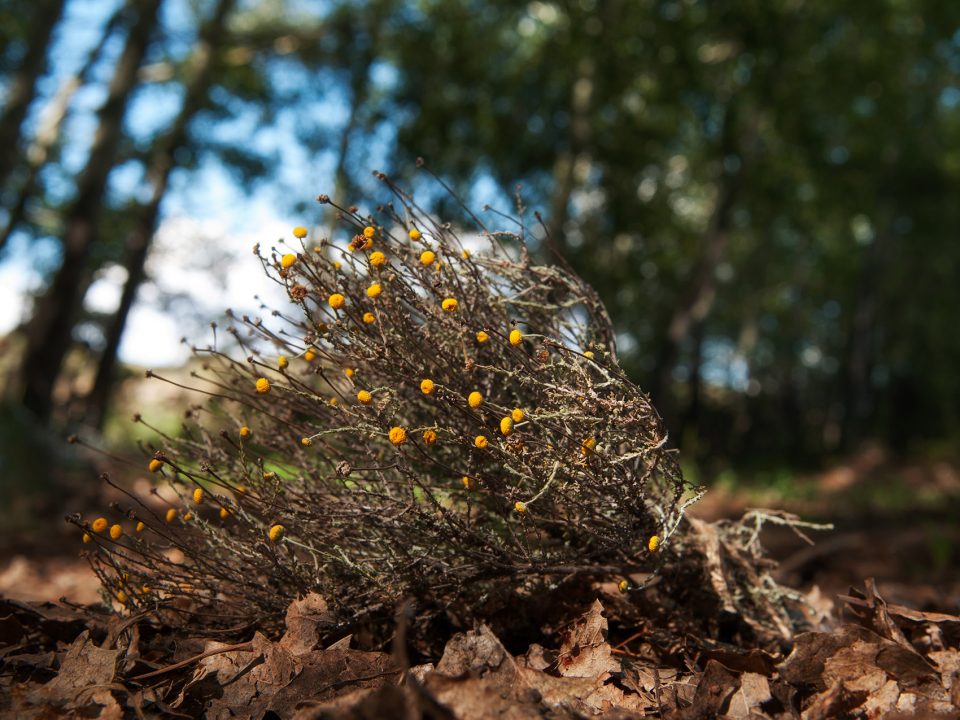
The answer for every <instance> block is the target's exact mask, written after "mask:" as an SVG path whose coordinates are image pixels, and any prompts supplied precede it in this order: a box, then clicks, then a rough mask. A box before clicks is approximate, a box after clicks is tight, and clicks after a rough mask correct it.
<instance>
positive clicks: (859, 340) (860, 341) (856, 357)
mask: <svg viewBox="0 0 960 720" xmlns="http://www.w3.org/2000/svg"><path fill="white" fill-rule="evenodd" d="M882 243H883V237H882V236H879V235H878V236H877V237H876V238H875V239H874V240H873V242H872V243H871V244H870V246H869V247H868V248H866V249H865V251H864V257H863V262H862V264H861V266H860V272H859V276H858V278H857V295H856V299H855V301H854V310H853V318H852V321H851V323H850V331H849V333H848V334H847V345H846V348H845V351H844V357H843V366H842V367H843V370H842V373H841V382H842V390H841V398H842V402H843V423H842V425H841V427H840V447H841V448H842V449H844V450H853V449H855V446H856V445H857V444H858V443H859V442H861V441H862V440H863V428H864V425H865V422H866V420H867V419H868V418H869V416H870V413H871V411H872V410H873V394H872V391H871V388H870V373H871V372H872V371H873V364H874V354H875V343H874V340H875V332H876V323H877V313H878V305H879V298H878V297H877V273H878V271H879V267H880V256H881V252H882V247H881V245H882Z"/></svg>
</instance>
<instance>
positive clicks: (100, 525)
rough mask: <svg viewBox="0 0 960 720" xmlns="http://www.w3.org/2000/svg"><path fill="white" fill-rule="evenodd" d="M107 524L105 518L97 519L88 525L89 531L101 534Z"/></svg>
mask: <svg viewBox="0 0 960 720" xmlns="http://www.w3.org/2000/svg"><path fill="white" fill-rule="evenodd" d="M109 524H110V523H108V522H107V519H106V518H103V517H99V518H97V519H96V520H94V521H93V522H92V523H91V524H90V529H91V530H93V531H94V532H95V533H102V532H103V531H104V530H106V529H107V526H108V525H109Z"/></svg>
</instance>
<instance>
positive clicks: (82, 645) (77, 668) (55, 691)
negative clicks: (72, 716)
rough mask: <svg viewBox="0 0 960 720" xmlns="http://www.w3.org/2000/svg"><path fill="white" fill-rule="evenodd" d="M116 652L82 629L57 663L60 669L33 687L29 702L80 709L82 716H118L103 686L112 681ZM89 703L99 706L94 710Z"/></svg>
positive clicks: (106, 718) (115, 702)
mask: <svg viewBox="0 0 960 720" xmlns="http://www.w3.org/2000/svg"><path fill="white" fill-rule="evenodd" d="M118 655H119V653H118V651H116V650H109V649H105V648H100V647H97V645H96V644H95V643H94V642H93V641H92V640H91V639H90V631H89V630H84V631H83V632H82V633H80V635H79V636H78V637H77V639H76V640H74V641H73V643H72V644H71V645H70V649H69V650H68V651H67V654H66V656H65V657H64V658H63V662H62V663H61V664H60V672H59V673H58V674H57V676H56V677H55V678H53V680H51V681H50V682H48V683H47V684H46V685H43V686H41V687H39V688H37V689H36V690H34V691H33V692H32V693H31V694H30V702H31V703H33V704H35V705H48V704H49V705H53V706H61V707H65V708H68V709H72V710H78V709H80V708H84V711H83V714H84V715H86V716H88V717H102V718H104V720H108V719H109V718H114V717H115V718H120V717H121V716H122V711H121V709H120V706H119V704H118V703H117V701H116V700H115V699H114V697H113V695H112V693H111V692H110V690H109V689H108V688H107V686H109V685H112V684H113V682H114V677H115V675H116V671H117V656H118ZM90 705H99V706H102V709H101V710H100V711H94V710H92V709H91V708H90ZM94 712H97V714H94Z"/></svg>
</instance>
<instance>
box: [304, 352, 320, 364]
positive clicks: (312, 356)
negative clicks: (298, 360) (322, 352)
mask: <svg viewBox="0 0 960 720" xmlns="http://www.w3.org/2000/svg"><path fill="white" fill-rule="evenodd" d="M303 359H304V360H306V361H307V362H308V363H312V362H313V361H314V360H316V359H317V351H316V350H314V349H313V348H307V351H306V352H305V353H304V354H303Z"/></svg>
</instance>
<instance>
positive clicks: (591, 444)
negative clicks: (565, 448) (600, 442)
mask: <svg viewBox="0 0 960 720" xmlns="http://www.w3.org/2000/svg"><path fill="white" fill-rule="evenodd" d="M595 447H597V439H596V438H592V437H588V438H587V439H586V440H584V441H583V445H581V446H580V452H582V453H583V454H584V455H589V454H590V453H592V452H593V450H594V448H595Z"/></svg>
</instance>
